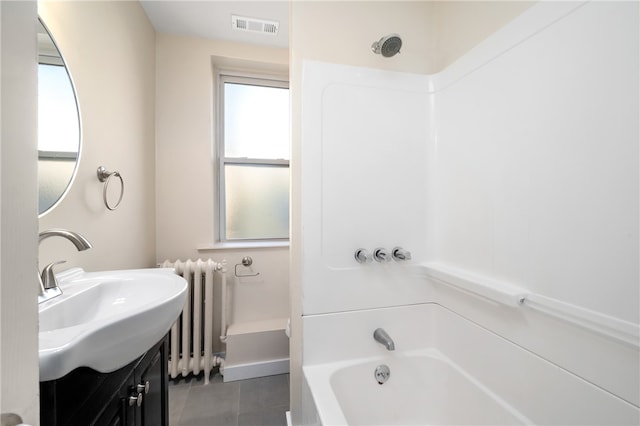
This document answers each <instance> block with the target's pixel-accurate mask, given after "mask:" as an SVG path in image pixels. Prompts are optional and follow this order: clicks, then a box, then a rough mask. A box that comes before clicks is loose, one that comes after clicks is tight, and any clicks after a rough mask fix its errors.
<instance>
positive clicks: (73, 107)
mask: <svg viewBox="0 0 640 426" xmlns="http://www.w3.org/2000/svg"><path fill="white" fill-rule="evenodd" d="M38 23H39V25H38V213H39V216H40V217H41V216H43V215H44V214H45V213H47V212H49V211H50V210H51V209H53V208H54V207H55V206H56V205H57V204H58V203H59V202H60V201H61V200H62V198H63V197H64V196H65V195H66V193H67V192H68V191H69V188H70V187H71V183H72V182H73V179H74V177H75V174H76V170H77V168H78V160H79V158H80V143H81V131H80V110H79V108H78V102H77V97H76V91H75V88H74V86H73V82H72V80H71V74H69V70H68V69H67V67H66V65H65V62H64V59H63V58H62V55H61V54H60V51H59V49H58V47H57V45H56V43H55V41H54V40H53V37H52V36H51V34H50V33H49V31H48V29H47V28H46V26H45V25H44V23H43V22H42V20H39V21H38Z"/></svg>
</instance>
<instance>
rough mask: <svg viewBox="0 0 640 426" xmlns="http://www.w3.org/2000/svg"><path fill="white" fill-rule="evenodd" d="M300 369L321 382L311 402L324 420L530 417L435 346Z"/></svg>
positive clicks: (512, 420)
mask: <svg viewBox="0 0 640 426" xmlns="http://www.w3.org/2000/svg"><path fill="white" fill-rule="evenodd" d="M380 364H386V365H387V366H388V367H389V368H390V371H391V375H390V377H389V379H388V380H387V382H385V383H384V384H378V382H377V381H376V379H375V377H374V370H375V368H376V367H377V366H378V365H380ZM305 375H306V377H307V381H308V383H309V385H310V386H311V388H313V389H314V391H319V390H320V389H322V388H324V389H322V391H321V392H322V393H323V394H324V395H325V398H321V399H318V400H316V401H315V403H316V405H317V407H318V411H319V415H320V419H321V422H322V423H323V424H325V425H338V424H349V425H418V424H419V425H463V424H474V425H500V424H527V423H531V422H530V421H528V420H527V419H526V418H524V417H523V416H522V415H521V414H520V413H518V412H517V411H515V410H514V409H513V408H512V407H510V406H509V405H508V404H506V403H505V402H504V401H502V400H501V399H500V398H499V397H497V395H495V394H492V393H491V392H490V391H488V389H486V388H485V387H484V386H482V385H481V384H480V383H479V382H478V381H477V380H475V379H474V378H473V377H471V376H469V375H468V374H467V373H466V372H464V371H463V370H462V369H461V368H460V367H459V366H457V365H456V364H455V363H453V362H452V361H451V360H449V359H447V358H446V357H445V356H444V355H442V354H441V353H440V352H439V351H437V350H435V349H428V350H422V351H412V352H410V353H406V354H390V355H389V356H386V357H379V358H371V359H367V360H358V361H354V362H351V363H342V364H341V363H334V364H325V365H322V366H316V367H309V368H305ZM327 377H328V378H329V380H327ZM314 393H316V392H314Z"/></svg>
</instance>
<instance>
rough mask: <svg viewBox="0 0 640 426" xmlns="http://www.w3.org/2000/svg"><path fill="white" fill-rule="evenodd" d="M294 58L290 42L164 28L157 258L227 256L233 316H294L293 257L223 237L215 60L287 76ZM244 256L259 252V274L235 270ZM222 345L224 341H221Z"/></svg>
mask: <svg viewBox="0 0 640 426" xmlns="http://www.w3.org/2000/svg"><path fill="white" fill-rule="evenodd" d="M287 65H288V52H287V50H286V49H276V48H266V47H260V46H252V45H244V44H238V43H231V42H224V41H214V40H206V39H199V38H194V37H185V36H177V35H170V34H162V33H159V34H157V43H156V75H157V77H156V78H157V81H156V94H157V99H156V223H157V233H156V235H157V242H156V258H157V261H158V262H161V261H163V260H165V259H170V260H176V259H182V260H185V259H188V258H191V259H197V258H199V257H200V258H203V259H204V258H212V259H214V260H217V261H221V260H223V259H226V260H227V264H228V270H229V273H228V277H229V279H228V282H229V285H230V300H231V311H230V317H229V318H230V322H231V323H237V322H246V321H258V320H263V319H271V318H286V317H288V316H289V300H288V299H289V297H288V291H289V277H288V270H289V259H288V247H262V248H260V247H255V246H254V247H251V246H247V245H244V246H243V245H240V246H239V247H235V248H234V247H230V246H229V245H227V246H224V247H222V246H220V245H219V244H216V243H215V235H214V216H215V214H216V211H217V203H216V202H215V194H216V181H217V176H216V174H215V173H214V157H213V156H214V146H215V143H216V137H217V133H216V127H215V126H216V124H215V109H214V106H215V99H216V98H215V90H216V87H215V70H214V68H215V69H218V68H221V69H231V70H239V71H244V72H253V73H255V72H263V73H267V74H274V75H280V76H284V78H286V77H287V74H288V67H287ZM244 256H251V257H252V258H253V266H252V268H253V271H254V272H259V273H260V276H259V277H254V278H246V279H243V280H238V279H236V278H235V277H234V275H233V272H234V265H235V264H238V263H240V262H241V260H242V257H244ZM240 272H241V273H242V272H244V270H243V269H240ZM216 300H219V298H216ZM219 309H220V307H219V306H216V310H219ZM214 348H215V349H216V350H222V349H223V348H222V347H221V346H220V344H219V342H216V343H215V347H214Z"/></svg>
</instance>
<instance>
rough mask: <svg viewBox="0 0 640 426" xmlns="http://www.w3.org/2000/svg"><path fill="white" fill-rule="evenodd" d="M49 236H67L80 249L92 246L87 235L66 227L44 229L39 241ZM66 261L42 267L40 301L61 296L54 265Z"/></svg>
mask: <svg viewBox="0 0 640 426" xmlns="http://www.w3.org/2000/svg"><path fill="white" fill-rule="evenodd" d="M49 237H63V238H66V239H67V240H69V241H71V242H72V243H73V245H74V246H76V248H77V249H78V251H84V250H87V249H90V248H91V247H92V245H91V243H90V242H89V240H87V239H86V238H85V237H83V236H82V235H80V234H78V233H77V232H73V231H68V230H66V229H49V230H46V231H42V232H41V233H40V234H38V243H40V242H42V240H45V239H47V238H49ZM64 262H66V261H65V260H61V261H59V262H53V263H50V264H48V265H47V266H45V267H44V268H43V269H42V273H40V274H38V281H39V284H40V292H39V294H38V303H42V302H44V301H46V300H49V299H51V298H53V297H56V296H60V295H61V294H62V290H60V287H58V281H57V280H56V276H55V275H54V274H53V267H54V266H55V265H59V264H61V263H64Z"/></svg>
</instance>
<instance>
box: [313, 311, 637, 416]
mask: <svg viewBox="0 0 640 426" xmlns="http://www.w3.org/2000/svg"><path fill="white" fill-rule="evenodd" d="M408 325H411V326H408ZM377 327H382V328H384V329H385V331H387V333H388V334H389V335H390V336H391V338H392V339H393V340H394V342H395V347H396V350H395V351H387V350H386V349H385V348H384V347H383V346H382V345H381V344H379V343H377V342H375V341H374V339H373V336H372V333H373V330H375V329H376V328H377ZM303 328H304V333H305V334H304V335H305V338H304V341H303V358H304V362H303V368H302V370H303V389H302V405H303V413H302V419H303V423H304V424H307V425H327V426H329V425H410V424H420V425H435V424H438V425H453V424H455V425H505V424H512V425H519V424H563V425H584V424H590V425H596V424H601V425H613V424H626V425H628V424H638V420H639V419H640V411H639V410H638V407H636V406H634V405H633V404H630V403H628V402H627V401H625V400H623V399H621V398H620V397H618V396H616V395H613V394H611V393H609V392H607V391H605V390H603V389H601V388H599V387H597V386H595V385H593V384H592V383H589V382H588V381H585V380H584V379H582V378H580V377H578V376H577V375H575V374H572V373H571V372H569V371H567V370H565V369H562V368H559V367H558V366H556V365H555V364H553V363H551V362H549V361H547V360H545V359H543V358H541V357H539V356H537V355H536V354H534V353H532V352H530V351H528V350H526V349H524V348H522V347H520V346H518V345H515V344H513V343H512V342H510V341H508V340H506V339H504V338H502V337H500V336H498V335H496V334H495V333H492V332H491V331H489V330H486V329H484V328H482V327H480V326H478V325H477V324H475V323H473V322H471V321H469V320H467V319H465V318H463V317H462V316H460V315H457V314H456V313H455V312H453V311H451V310H449V309H447V308H445V307H443V306H440V305H438V304H435V303H426V304H417V305H411V306H402V307H394V308H382V309H372V310H363V311H351V312H343V313H335V314H325V315H318V316H309V317H305V318H303ZM381 364H385V365H387V366H388V367H389V369H390V376H389V378H388V380H387V381H386V382H385V383H383V384H379V383H378V381H377V380H376V377H375V375H374V371H375V369H376V367H377V366H378V365H381Z"/></svg>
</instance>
